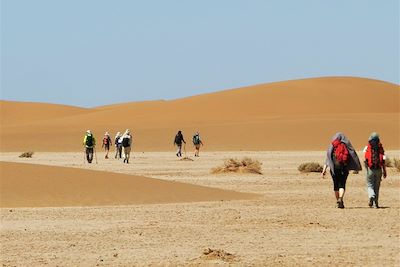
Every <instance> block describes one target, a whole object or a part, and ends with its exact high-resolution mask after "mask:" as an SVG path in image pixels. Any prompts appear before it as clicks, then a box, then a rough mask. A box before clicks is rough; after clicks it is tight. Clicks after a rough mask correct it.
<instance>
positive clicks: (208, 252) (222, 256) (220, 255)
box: [202, 248, 236, 262]
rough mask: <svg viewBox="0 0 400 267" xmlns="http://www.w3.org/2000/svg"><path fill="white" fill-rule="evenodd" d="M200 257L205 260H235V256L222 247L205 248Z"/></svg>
mask: <svg viewBox="0 0 400 267" xmlns="http://www.w3.org/2000/svg"><path fill="white" fill-rule="evenodd" d="M202 258H203V259H206V260H222V261H225V262H233V261H235V258H236V256H235V255H233V254H231V253H228V252H226V251H224V250H222V249H211V248H207V249H205V250H204V251H203V256H202Z"/></svg>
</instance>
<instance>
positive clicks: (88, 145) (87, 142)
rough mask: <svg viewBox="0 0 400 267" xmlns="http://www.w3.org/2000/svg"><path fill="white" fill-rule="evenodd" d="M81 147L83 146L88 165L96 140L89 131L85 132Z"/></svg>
mask: <svg viewBox="0 0 400 267" xmlns="http://www.w3.org/2000/svg"><path fill="white" fill-rule="evenodd" d="M83 145H84V146H85V153H86V160H87V162H88V163H92V161H93V153H94V148H95V146H96V139H95V138H94V135H93V134H92V132H91V131H90V130H87V131H86V134H85V136H84V137H83Z"/></svg>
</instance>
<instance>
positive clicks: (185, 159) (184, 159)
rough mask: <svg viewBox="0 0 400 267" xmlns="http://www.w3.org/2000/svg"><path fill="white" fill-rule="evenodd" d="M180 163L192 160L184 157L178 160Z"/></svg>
mask: <svg viewBox="0 0 400 267" xmlns="http://www.w3.org/2000/svg"><path fill="white" fill-rule="evenodd" d="M180 160H181V161H194V160H193V159H191V158H189V157H184V158H181V159H180Z"/></svg>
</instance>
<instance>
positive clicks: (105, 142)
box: [101, 132, 112, 159]
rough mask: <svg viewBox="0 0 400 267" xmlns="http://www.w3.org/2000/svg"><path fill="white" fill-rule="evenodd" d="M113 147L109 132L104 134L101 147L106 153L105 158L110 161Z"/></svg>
mask: <svg viewBox="0 0 400 267" xmlns="http://www.w3.org/2000/svg"><path fill="white" fill-rule="evenodd" d="M111 145H112V142H111V137H110V135H109V134H108V132H106V133H105V134H104V138H103V144H102V145H101V147H102V148H104V151H105V152H106V155H105V156H104V158H106V159H108V152H110V146H111Z"/></svg>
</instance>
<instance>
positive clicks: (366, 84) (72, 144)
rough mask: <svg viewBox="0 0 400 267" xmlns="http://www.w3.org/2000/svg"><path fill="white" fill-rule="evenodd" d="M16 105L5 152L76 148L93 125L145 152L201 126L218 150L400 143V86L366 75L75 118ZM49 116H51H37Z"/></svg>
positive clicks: (74, 113)
mask: <svg viewBox="0 0 400 267" xmlns="http://www.w3.org/2000/svg"><path fill="white" fill-rule="evenodd" d="M13 105H20V103H12V102H7V105H5V104H4V103H2V118H3V117H4V118H3V119H2V124H1V144H0V150H1V151H26V150H34V151H76V150H79V149H81V147H82V144H81V141H82V137H83V134H84V132H85V131H86V129H92V130H93V131H94V133H95V135H96V136H97V138H98V139H100V138H102V135H103V133H104V132H105V131H109V132H111V133H112V134H115V132H116V131H123V130H125V129H126V128H129V129H131V131H132V132H133V134H134V143H135V144H134V150H139V151H145V150H147V151H166V150H170V149H173V148H172V141H173V137H174V135H175V133H176V131H177V130H179V129H181V130H183V131H184V135H185V136H186V138H187V139H189V140H190V137H191V135H192V133H193V132H195V131H196V130H199V131H200V133H201V134H202V136H203V138H204V141H205V144H206V145H207V146H206V148H207V149H208V150H214V151H215V150H321V149H325V148H326V146H327V144H328V142H329V141H330V138H331V136H332V135H333V134H334V133H335V132H337V131H343V132H344V133H346V134H347V135H348V136H349V137H350V139H351V140H352V142H353V144H354V145H355V146H356V147H360V148H361V147H362V146H363V145H364V144H365V142H366V140H367V138H368V135H369V133H370V132H372V131H377V132H379V133H380V134H381V136H382V141H383V143H384V144H385V146H386V147H387V148H389V149H398V148H400V141H399V139H400V138H399V136H400V122H399V121H400V90H399V86H398V85H395V84H390V83H386V82H382V81H377V80H371V79H363V78H352V77H329V78H314V79H304V80H294V81H287V82H278V83H271V84H262V85H256V86H250V87H245V88H239V89H233V90H226V91H221V92H217V93H211V94H204V95H199V96H193V97H188V98H183V99H177V100H172V101H149V102H139V103H134V102H133V103H124V104H118V105H110V106H102V107H96V108H92V109H79V108H77V109H76V110H71V115H70V116H66V115H67V114H66V110H65V109H63V112H61V111H59V112H58V111H56V110H55V109H54V108H53V109H51V108H50V107H49V105H47V104H43V105H40V104H36V105H33V104H32V105H25V106H20V108H19V109H18V110H19V111H18V113H17V115H15V113H14V112H13V110H15V108H13ZM51 107H53V106H51ZM48 113H51V115H46V116H44V115H43V118H46V119H43V120H38V119H36V116H35V117H34V118H31V117H30V116H31V115H30V114H48ZM19 118H22V119H19ZM26 118H28V119H26ZM28 122H29V123H28Z"/></svg>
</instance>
